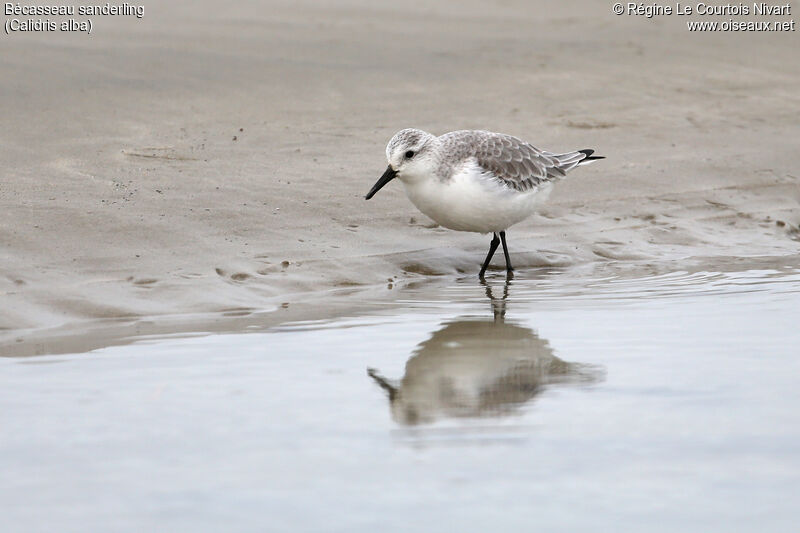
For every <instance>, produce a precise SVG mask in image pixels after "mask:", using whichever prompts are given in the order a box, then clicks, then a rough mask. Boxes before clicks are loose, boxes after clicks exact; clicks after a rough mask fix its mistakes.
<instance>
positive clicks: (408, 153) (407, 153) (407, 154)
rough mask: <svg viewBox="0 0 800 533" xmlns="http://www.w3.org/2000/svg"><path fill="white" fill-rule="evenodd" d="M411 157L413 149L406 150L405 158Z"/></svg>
mask: <svg viewBox="0 0 800 533" xmlns="http://www.w3.org/2000/svg"><path fill="white" fill-rule="evenodd" d="M412 157H414V150H409V151H408V152H406V159H411V158H412Z"/></svg>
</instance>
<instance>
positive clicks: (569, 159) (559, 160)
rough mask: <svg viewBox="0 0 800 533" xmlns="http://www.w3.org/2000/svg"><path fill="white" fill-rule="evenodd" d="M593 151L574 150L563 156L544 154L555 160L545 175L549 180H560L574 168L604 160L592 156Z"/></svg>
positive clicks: (597, 156)
mask: <svg viewBox="0 0 800 533" xmlns="http://www.w3.org/2000/svg"><path fill="white" fill-rule="evenodd" d="M593 153H594V150H589V149H587V150H576V151H575V152H567V153H565V154H553V153H550V152H545V155H546V156H548V157H550V158H551V159H553V160H555V162H556V164H555V166H552V167H549V168H548V169H547V175H548V176H549V177H550V178H551V179H560V178H563V177H564V176H566V175H567V172H569V171H570V170H572V169H573V168H575V167H579V166H582V165H588V164H589V163H591V162H592V161H597V160H598V159H605V157H603V156H599V155H592V154H593Z"/></svg>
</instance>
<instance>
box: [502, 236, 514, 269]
mask: <svg viewBox="0 0 800 533" xmlns="http://www.w3.org/2000/svg"><path fill="white" fill-rule="evenodd" d="M500 240H501V241H503V254H505V256H506V271H508V273H509V274H510V273H511V272H514V267H512V266H511V258H510V257H509V256H508V245H507V244H506V232H505V231H501V232H500Z"/></svg>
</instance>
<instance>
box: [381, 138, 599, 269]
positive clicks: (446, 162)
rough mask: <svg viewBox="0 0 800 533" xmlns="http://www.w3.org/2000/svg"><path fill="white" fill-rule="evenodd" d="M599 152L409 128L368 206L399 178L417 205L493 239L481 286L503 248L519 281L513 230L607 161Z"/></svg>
mask: <svg viewBox="0 0 800 533" xmlns="http://www.w3.org/2000/svg"><path fill="white" fill-rule="evenodd" d="M593 153H594V150H577V151H575V152H567V153H563V154H554V153H551V152H545V151H543V150H539V149H538V148H536V147H534V146H532V145H530V144H528V143H526V142H525V141H523V140H520V139H518V138H516V137H512V136H511V135H504V134H502V133H493V132H490V131H473V130H463V131H453V132H450V133H446V134H444V135H442V136H440V137H436V136H434V135H431V134H430V133H427V132H424V131H422V130H417V129H411V128H409V129H405V130H401V131H399V132H397V133H396V134H395V136H394V137H392V140H391V141H389V144H388V145H387V146H386V159H388V160H389V166H388V167H386V172H384V173H383V176H381V177H380V178H379V179H378V181H377V182H376V183H375V185H374V186H373V187H372V189H370V191H369V192H368V193H367V196H366V199H367V200H369V199H370V198H372V197H373V196H374V195H375V193H376V192H378V191H379V190H380V189H381V188H382V187H383V186H384V185H386V184H387V183H389V182H390V181H392V180H393V179H394V178H399V179H400V181H402V182H403V186H404V188H405V190H406V195H407V196H408V198H409V200H411V203H413V204H414V205H415V206H416V207H417V209H419V210H420V211H422V212H423V213H424V214H425V215H427V216H429V217H430V218H432V219H433V220H435V221H436V222H437V223H439V224H440V225H442V226H444V227H446V228H450V229H454V230H457V231H474V232H477V233H492V242H491V244H490V245H489V253H488V254H487V255H486V260H485V261H484V262H483V266H482V267H481V271H480V274H479V276H480V278H481V279H483V276H484V274H485V273H486V267H487V266H489V261H491V259H492V256H493V255H494V252H495V250H497V246H498V245H499V244H500V243H501V242H502V243H503V254H504V255H505V258H506V270H507V271H508V273H509V274H511V272H512V271H513V269H512V267H511V260H510V258H509V256H508V246H507V245H506V229H508V228H509V227H510V226H512V225H514V224H516V223H517V222H521V221H522V220H524V219H526V218H528V217H529V216H530V215H532V214H533V213H534V212H535V211H536V208H537V207H538V205H539V204H540V203H541V202H543V201H544V200H546V199H547V196H548V195H549V194H550V190H551V189H552V188H553V182H554V181H557V180H559V179H561V178H563V177H564V176H566V174H567V172H569V171H570V170H572V169H573V168H575V167H577V166H580V165H585V164H588V163H591V162H592V161H595V160H597V159H603V157H601V156H593V155H592V154H593Z"/></svg>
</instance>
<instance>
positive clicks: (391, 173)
mask: <svg viewBox="0 0 800 533" xmlns="http://www.w3.org/2000/svg"><path fill="white" fill-rule="evenodd" d="M395 176H397V171H396V170H394V169H393V168H392V165H389V166H388V167H386V172H384V173H383V176H381V177H380V178H378V181H376V182H375V185H373V186H372V188H371V189H370V190H369V192H368V193H367V196H366V197H365V198H366V199H367V200H369V199H370V198H372V197H373V196H375V193H376V192H378V191H379V190H381V189H382V188H383V186H384V185H386V184H387V183H389V182H390V181H392V180H393V179H394V178H395Z"/></svg>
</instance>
